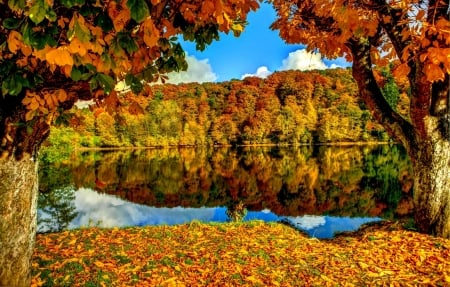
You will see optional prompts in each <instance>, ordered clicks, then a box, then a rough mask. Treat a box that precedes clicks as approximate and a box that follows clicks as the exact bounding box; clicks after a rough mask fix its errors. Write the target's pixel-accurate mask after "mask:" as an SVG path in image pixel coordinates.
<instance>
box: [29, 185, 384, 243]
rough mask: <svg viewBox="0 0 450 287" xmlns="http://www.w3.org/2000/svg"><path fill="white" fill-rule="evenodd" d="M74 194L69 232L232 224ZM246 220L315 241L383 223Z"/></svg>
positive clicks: (259, 215)
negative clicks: (280, 224)
mask: <svg viewBox="0 0 450 287" xmlns="http://www.w3.org/2000/svg"><path fill="white" fill-rule="evenodd" d="M74 193H75V198H74V200H73V205H74V206H75V209H76V216H75V218H74V219H73V220H72V221H71V222H70V223H69V225H68V228H69V229H74V228H80V227H89V226H99V227H125V226H145V225H162V224H166V225H175V224H183V223H188V222H191V221H193V220H198V221H203V222H214V221H215V222H226V221H228V220H229V219H228V216H227V215H226V210H227V209H226V208H225V207H212V208H207V207H200V208H189V207H174V208H168V207H161V208H159V207H150V206H146V205H141V204H136V203H132V202H128V201H125V200H123V199H120V198H118V197H116V196H113V195H109V194H102V193H98V192H96V191H94V190H92V189H89V188H80V189H78V190H76V191H74ZM49 216H50V215H49V214H48V213H45V212H44V211H43V210H38V230H39V232H47V231H51V230H55V229H54V228H53V227H52V226H49V225H48V223H47V225H45V224H43V223H44V221H46V220H47V222H52V220H51V218H49ZM244 220H263V221H265V222H276V221H284V222H288V223H289V224H290V225H292V226H293V227H295V228H298V229H299V230H302V231H304V232H306V233H307V234H309V235H310V236H312V237H317V238H331V237H333V236H334V235H335V234H336V233H338V232H345V231H353V230H357V229H358V228H359V227H360V226H361V225H362V224H364V223H368V222H373V221H380V220H381V219H379V218H369V217H364V218H349V217H333V216H317V215H304V216H297V217H290V216H287V217H280V216H278V215H276V214H275V213H273V212H271V211H270V210H268V209H264V210H262V211H249V212H248V214H247V215H246V217H245V218H244ZM39 222H40V223H39ZM66 226H67V225H66Z"/></svg>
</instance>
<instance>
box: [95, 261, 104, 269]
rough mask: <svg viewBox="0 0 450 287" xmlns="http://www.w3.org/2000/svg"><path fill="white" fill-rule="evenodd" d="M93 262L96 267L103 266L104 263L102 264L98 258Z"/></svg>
mask: <svg viewBox="0 0 450 287" xmlns="http://www.w3.org/2000/svg"><path fill="white" fill-rule="evenodd" d="M94 264H95V266H97V267H98V268H103V266H105V264H103V262H101V261H98V260H97V261H95V262H94Z"/></svg>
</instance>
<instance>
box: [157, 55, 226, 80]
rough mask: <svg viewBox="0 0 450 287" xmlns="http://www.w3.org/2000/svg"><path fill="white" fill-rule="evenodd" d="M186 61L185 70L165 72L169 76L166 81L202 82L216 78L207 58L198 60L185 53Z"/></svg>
mask: <svg viewBox="0 0 450 287" xmlns="http://www.w3.org/2000/svg"><path fill="white" fill-rule="evenodd" d="M186 61H187V63H188V69H187V71H183V72H172V73H169V74H167V76H168V77H169V80H168V81H166V82H167V83H172V84H179V83H190V82H198V83H203V82H214V81H215V80H217V75H216V74H215V73H214V72H213V70H212V67H211V65H210V64H209V60H208V59H203V60H198V59H197V58H195V57H193V56H189V55H186Z"/></svg>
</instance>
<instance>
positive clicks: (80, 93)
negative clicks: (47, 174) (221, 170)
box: [0, 0, 258, 157]
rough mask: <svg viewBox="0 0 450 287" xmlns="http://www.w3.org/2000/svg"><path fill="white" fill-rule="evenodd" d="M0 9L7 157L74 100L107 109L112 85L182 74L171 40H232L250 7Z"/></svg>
mask: <svg viewBox="0 0 450 287" xmlns="http://www.w3.org/2000/svg"><path fill="white" fill-rule="evenodd" d="M0 8H1V12H0V19H1V21H0V82H1V97H0V106H1V108H0V123H1V125H2V127H4V128H3V129H0V130H1V131H0V138H1V140H2V142H1V146H0V148H1V151H2V156H3V157H7V156H8V155H11V154H12V153H13V152H14V153H15V154H16V156H20V155H21V153H22V152H27V153H31V154H33V153H34V152H33V150H35V149H36V147H37V146H39V143H40V141H42V139H43V138H45V137H46V136H47V134H48V125H49V124H51V123H52V122H53V121H54V120H55V118H56V117H57V116H59V115H60V114H61V112H63V111H64V110H66V109H68V108H70V107H71V106H72V105H73V103H74V102H76V101H77V100H90V99H92V100H94V101H96V102H97V103H102V104H104V105H107V106H108V107H109V108H110V109H114V108H115V107H116V98H117V97H116V92H115V91H114V87H115V84H116V83H117V82H118V81H124V82H125V83H126V84H127V85H128V86H130V88H131V90H132V91H134V92H139V91H140V90H142V88H143V83H144V82H152V81H156V80H158V79H161V80H162V81H163V82H164V80H165V79H166V76H165V74H166V73H168V72H171V71H180V70H185V69H186V68H187V63H186V60H185V53H184V51H183V49H182V47H181V45H180V43H179V37H183V38H184V39H185V40H188V41H194V42H196V45H197V48H198V49H204V48H205V47H206V45H208V44H210V43H211V42H212V41H213V40H218V39H219V32H225V33H229V32H232V33H234V34H235V35H239V34H240V32H241V31H242V29H243V28H244V26H245V23H246V17H247V13H248V12H250V11H251V10H255V9H256V8H258V2H257V1H256V0H245V1H235V0H230V1H221V0H209V1H197V0H193V1H169V0H152V1H145V0H128V1H102V0H101V1H93V0H58V1H47V0H33V1H23V0H11V1H1V2H0ZM18 125H19V126H20V127H21V128H19V127H18ZM24 126H26V128H23V127H24ZM30 135H31V137H30ZM25 138H32V139H33V140H28V141H25V140H24V139H25ZM20 143H21V144H20Z"/></svg>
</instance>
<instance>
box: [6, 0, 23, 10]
mask: <svg viewBox="0 0 450 287" xmlns="http://www.w3.org/2000/svg"><path fill="white" fill-rule="evenodd" d="M8 6H9V8H11V10H13V11H19V10H25V7H26V6H27V1H26V0H9V1H8Z"/></svg>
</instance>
